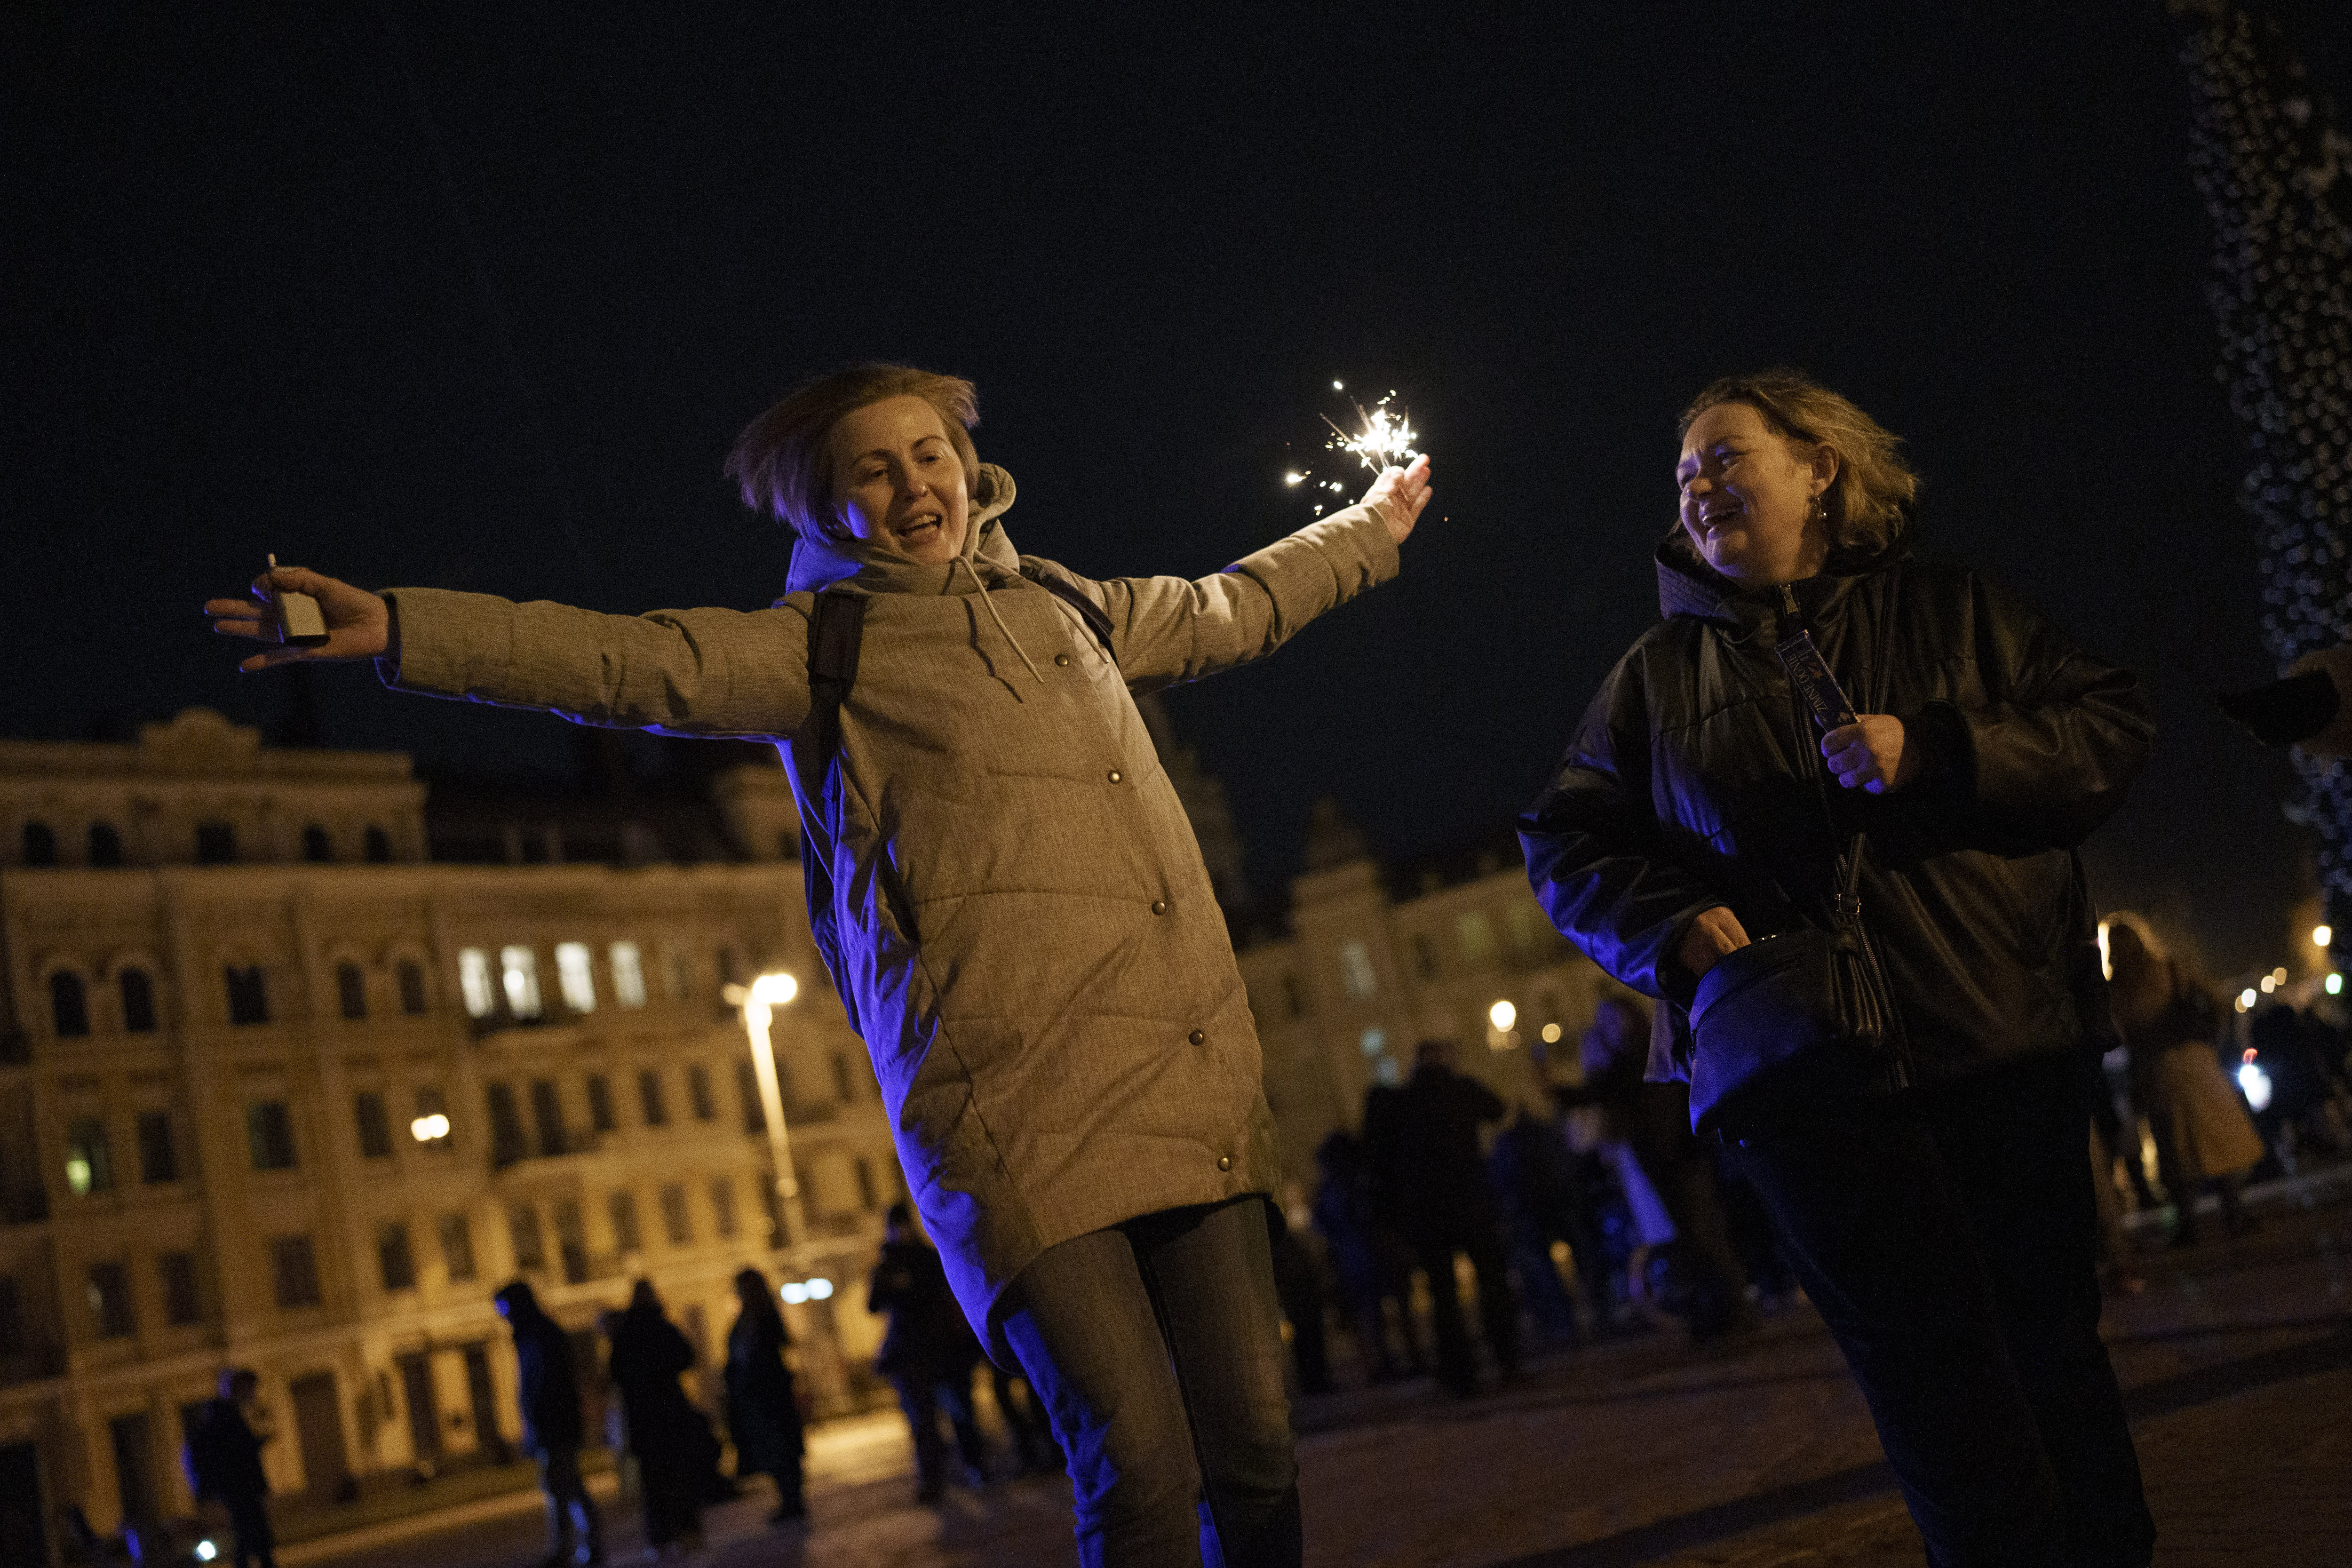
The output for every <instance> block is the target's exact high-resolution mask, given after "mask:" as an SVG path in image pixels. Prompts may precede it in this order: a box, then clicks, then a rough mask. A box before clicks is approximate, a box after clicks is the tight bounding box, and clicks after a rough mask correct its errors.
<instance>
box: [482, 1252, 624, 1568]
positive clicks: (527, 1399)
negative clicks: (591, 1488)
mask: <svg viewBox="0 0 2352 1568" xmlns="http://www.w3.org/2000/svg"><path fill="white" fill-rule="evenodd" d="M491 1300H493V1301H494V1302H496V1303H497V1305H498V1309H499V1316H500V1317H502V1318H504V1319H505V1320H506V1321H507V1328H508V1329H509V1331H512V1333H513V1334H514V1348H515V1381H516V1384H517V1386H516V1390H515V1402H516V1404H517V1405H520V1407H521V1410H522V1447H523V1452H524V1453H526V1454H529V1455H530V1456H531V1457H532V1458H535V1459H537V1460H538V1461H539V1484H540V1487H541V1489H542V1490H544V1491H545V1492H546V1493H547V1537H548V1542H547V1555H546V1557H545V1558H543V1559H542V1560H541V1561H542V1563H543V1564H544V1568H572V1564H573V1563H575V1562H576V1563H602V1562H603V1561H604V1521H602V1520H601V1519H599V1518H598V1517H597V1515H596V1505H595V1504H594V1503H593V1502H591V1501H590V1500H588V1488H587V1485H586V1483H584V1482H583V1480H582V1479H580V1445H581V1444H582V1443H583V1442H585V1441H586V1440H587V1435H588V1426H587V1423H586V1421H585V1420H584V1419H583V1417H582V1415H581V1414H580V1380H579V1378H578V1377H577V1376H575V1375H574V1374H573V1373H572V1342H571V1340H570V1339H569V1338H567V1337H566V1336H565V1334H564V1332H563V1329H562V1325H560V1324H559V1323H557V1322H556V1321H555V1320H554V1319H552V1318H551V1317H549V1316H548V1315H547V1313H546V1312H545V1311H543V1310H541V1308H540V1305H539V1297H538V1296H537V1295H536V1294H535V1293H534V1292H533V1291H532V1290H531V1288H530V1285H528V1284H526V1283H525V1282H524V1281H522V1280H520V1279H516V1280H512V1281H510V1282H509V1283H508V1284H506V1285H502V1286H500V1287H499V1293H498V1294H497V1295H496V1296H494V1297H492V1298H491ZM575 1551H576V1552H577V1555H576V1557H575V1555H574V1553H575Z"/></svg>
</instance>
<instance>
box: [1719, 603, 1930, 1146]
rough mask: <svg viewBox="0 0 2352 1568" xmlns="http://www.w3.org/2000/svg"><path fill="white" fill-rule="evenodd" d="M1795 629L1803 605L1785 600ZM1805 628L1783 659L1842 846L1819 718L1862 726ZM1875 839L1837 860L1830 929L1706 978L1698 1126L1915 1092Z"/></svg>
mask: <svg viewBox="0 0 2352 1568" xmlns="http://www.w3.org/2000/svg"><path fill="white" fill-rule="evenodd" d="M1781 595H1782V603H1783V605H1784V606H1785V607H1786V610H1787V612H1788V613H1789V615H1790V620H1791V622H1792V623H1794V622H1795V611H1796V602H1795V595H1793V594H1792V593H1790V591H1789V590H1788V589H1786V588H1783V589H1782V590H1781ZM1892 621H1893V617H1892V616H1886V617H1885V624H1884V625H1882V627H1881V634H1882V635H1881V643H1882V651H1881V654H1880V658H1879V667H1878V669H1877V670H1876V671H1875V672H1874V673H1875V675H1876V678H1877V685H1878V687H1879V691H1878V697H1879V699H1880V700H1881V701H1882V702H1883V701H1884V700H1885V697H1886V684H1887V668H1886V654H1885V648H1884V646H1883V645H1884V644H1885V640H1886V638H1885V631H1886V629H1887V627H1888V626H1891V625H1892ZM1795 624H1798V626H1799V629H1798V630H1797V631H1796V632H1795V633H1794V634H1793V635H1791V636H1790V637H1788V638H1787V639H1786V640H1784V641H1783V642H1782V643H1781V644H1780V648H1779V652H1780V659H1781V663H1782V664H1783V666H1784V667H1786V668H1787V669H1788V671H1789V679H1790V686H1791V687H1792V688H1793V689H1794V690H1795V694H1796V696H1797V697H1798V698H1799V699H1800V700H1801V701H1802V702H1803V704H1804V706H1805V709H1806V710H1807V711H1806V712H1805V713H1804V714H1802V715H1801V716H1800V718H1799V720H1798V732H1797V740H1798V744H1799V748H1800V750H1801V751H1802V752H1805V753H1806V754H1807V755H1808V756H1809V757H1810V758H1811V768H1810V770H1809V771H1810V772H1811V773H1812V775H1813V786H1814V790H1815V792H1816V793H1817V795H1819V797H1820V800H1821V805H1822V820H1823V821H1824V822H1825V823H1827V824H1828V826H1829V830H1830V841H1831V842H1832V844H1834V843H1835V842H1837V820H1836V817H1835V816H1833V815H1832V812H1831V809H1830V795H1829V782H1828V779H1827V777H1826V776H1825V775H1826V770H1825V769H1824V768H1823V766H1822V761H1821V757H1820V748H1819V746H1818V745H1815V744H1811V743H1810V742H1812V739H1813V737H1812V736H1811V733H1809V731H1810V729H1811V726H1810V725H1809V724H1808V723H1807V720H1808V719H1817V720H1818V721H1820V723H1821V725H1822V730H1823V731H1828V730H1830V729H1833V728H1835V727H1836V726H1838V725H1840V724H1851V723H1852V722H1853V720H1854V713H1853V709H1852V707H1851V706H1850V705H1849V704H1848V703H1847V702H1846V700H1845V697H1844V694H1843V692H1842V691H1840V690H1839V689H1838V685H1837V680H1836V679H1835V677H1833V676H1832V674H1831V673H1830V669H1829V666H1828V664H1827V663H1826V662H1825V661H1824V660H1823V659H1822V656H1821V653H1820V650H1819V649H1818V648H1816V647H1814V646H1813V640H1812V636H1811V632H1810V631H1808V630H1805V629H1803V627H1802V626H1801V623H1795ZM1867 848H1868V845H1867V842H1866V836H1865V835H1864V834H1863V833H1862V832H1860V831H1856V832H1855V833H1854V835H1853V837H1852V838H1851V839H1850V840H1848V841H1847V844H1846V846H1845V848H1844V849H1843V852H1841V853H1840V854H1839V855H1838V857H1837V864H1836V872H1835V877H1834V879H1833V882H1832V893H1831V895H1830V898H1829V900H1828V910H1827V918H1826V919H1825V920H1824V921H1823V922H1822V924H1820V925H1807V926H1801V927H1799V928H1798V929H1797V930H1795V931H1788V932H1784V933H1782V934H1780V935H1777V936H1768V937H1764V938H1762V939H1760V940H1759V941H1756V942H1750V943H1748V945H1747V946H1746V947H1743V948H1740V949H1739V950H1738V951H1737V952H1728V953H1726V954H1725V955H1724V956H1723V957H1721V958H1719V959H1717V961H1716V962H1715V964H1714V966H1713V967H1712V968H1710V969H1709V970H1708V971H1707V972H1706V974H1704V975H1703V976H1701V977H1700V979H1699V983H1698V994H1697V995H1696V997H1695V998H1694V999H1693V1000H1692V1003H1691V1009H1690V1021H1691V1036H1692V1040H1693V1044H1694V1046H1695V1047H1696V1050H1695V1056H1694V1059H1693V1062H1692V1066H1691V1097H1690V1103H1691V1125H1692V1126H1693V1127H1694V1128H1696V1130H1698V1131H1701V1132H1710V1131H1721V1132H1723V1133H1725V1135H1727V1136H1738V1135H1739V1134H1741V1133H1742V1132H1745V1131H1752V1130H1759V1129H1762V1128H1767V1127H1769V1126H1771V1125H1772V1124H1774V1123H1775V1122H1784V1121H1787V1120H1789V1119H1790V1117H1791V1116H1794V1115H1801V1114H1802V1113H1805V1112H1808V1111H1819V1110H1823V1109H1827V1108H1830V1107H1832V1106H1834V1105H1835V1104H1837V1103H1838V1102H1840V1101H1851V1100H1863V1099H1868V1098H1873V1097H1879V1096H1885V1095H1890V1094H1893V1093H1895V1092H1896V1091H1897V1090H1899V1089H1903V1088H1905V1087H1906V1085H1908V1083H1909V1082H1910V1066H1909V1052H1908V1050H1907V1049H1906V1045H1905V1042H1904V1039H1903V1026H1902V1022H1901V1020H1900V1019H1899V1018H1898V1017H1897V1016H1896V1014H1895V1005H1894V992H1893V989H1892V988H1891V987H1890V986H1889V984H1887V979H1886V971H1885V967H1884V966H1883V965H1882V964H1881V963H1880V962H1879V958H1878V951H1877V949H1876V948H1875V947H1874V945H1872V942H1871V940H1870V932H1869V931H1868V929H1867V928H1866V927H1865V926H1864V924H1863V920H1862V867H1863V860H1864V855H1865V852H1866V851H1867Z"/></svg>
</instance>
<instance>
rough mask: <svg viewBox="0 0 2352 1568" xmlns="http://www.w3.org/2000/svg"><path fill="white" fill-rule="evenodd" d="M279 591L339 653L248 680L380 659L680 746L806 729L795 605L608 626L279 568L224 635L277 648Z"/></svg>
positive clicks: (434, 692)
mask: <svg viewBox="0 0 2352 1568" xmlns="http://www.w3.org/2000/svg"><path fill="white" fill-rule="evenodd" d="M273 586H274V587H276V588H278V589H279V590H280V591H284V590H287V589H291V590H293V591H295V592H298V593H305V594H310V595H312V596H314V597H315V598H317V599H318V601H319V607H320V614H321V616H323V617H324V618H325V620H326V623H327V633H328V638H327V642H326V643H325V645H324V646H322V647H313V648H300V647H272V648H269V649H268V650H267V651H265V652H263V653H259V654H256V655H254V656H253V657H252V658H247V659H246V660H245V661H244V663H243V664H241V665H240V666H239V667H238V668H243V669H248V670H252V669H266V668H270V667H271V666H274V665H278V664H286V663H291V662H294V661H296V660H317V659H357V658H374V659H376V660H377V666H376V668H377V672H378V673H379V674H380V675H381V676H382V677H383V681H384V684H385V685H387V686H390V687H393V688H394V689H399V690H404V691H417V692H422V693H424V694H425V695H426V696H431V697H447V698H454V699H457V700H464V701H469V702H488V703H494V704H497V705H498V706H500V707H506V708H533V709H539V710H543V711H547V712H551V713H556V714H560V715H561V716H562V717H563V718H566V719H570V720H572V721H574V722H575V723H583V724H602V725H608V726H611V727H614V728H616V729H638V730H658V731H664V732H666V733H670V734H680V735H714V736H723V735H737V736H744V737H749V738H753V739H776V738H781V737H784V736H789V735H791V734H793V733H794V732H795V731H798V730H799V728H800V726H801V725H802V724H803V722H804V721H806V719H807V717H808V617H807V615H806V613H805V609H804V607H803V606H800V605H797V604H792V605H782V606H779V607H778V608H775V609H770V610H755V611H751V612H749V613H746V612H743V611H740V610H718V609H703V610H656V611H655V612H654V613H652V614H651V615H645V616H607V615H600V614H597V613H596V612H594V611H593V610H582V609H575V608H573V607H572V606H571V605H555V604H548V603H544V602H539V603H531V604H523V605H518V604H513V603H510V602H509V601H508V600H505V599H500V598H496V597H493V596H492V595H488V594H457V593H451V592H448V591H447V590H446V589H439V588H394V589H388V590H386V591H385V592H384V593H383V594H381V595H378V594H371V593H369V592H367V591H366V590H365V589H362V588H355V587H352V585H351V584H347V583H341V582H338V581H337V580H336V579H334V578H332V577H328V576H324V575H322V574H319V573H316V572H306V571H303V570H301V569H300V568H297V567H280V568H278V569H277V570H276V571H274V572H271V573H269V574H266V575H265V576H264V577H262V578H260V579H258V580H257V581H256V583H255V584H254V595H255V597H254V599H253V600H252V601H250V602H248V601H246V600H240V599H215V600H213V601H211V602H210V603H208V604H207V605H205V614H206V615H208V616H212V618H213V629H214V630H215V631H217V632H220V633H222V634H224V635H226V636H230V637H252V638H256V639H258V640H263V641H268V640H270V639H273V638H274V637H276V635H277V633H276V631H275V629H274V626H272V624H271V621H270V617H269V611H268V606H267V605H266V603H264V601H265V600H266V597H267V595H268V590H269V588H271V587H273Z"/></svg>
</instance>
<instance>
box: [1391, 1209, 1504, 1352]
mask: <svg viewBox="0 0 2352 1568" xmlns="http://www.w3.org/2000/svg"><path fill="white" fill-rule="evenodd" d="M1410 1239H1411V1241H1412V1250H1413V1256H1414V1257H1415V1258H1418V1259H1420V1262H1421V1267H1422V1271H1423V1273H1425V1274H1427V1275H1428V1276H1429V1315H1430V1318H1431V1320H1432V1327H1433V1328H1434V1329H1435V1330H1436V1331H1437V1375H1438V1377H1439V1378H1440V1379H1441V1380H1442V1381H1443V1382H1444V1384H1445V1386H1446V1387H1448V1388H1450V1389H1452V1390H1454V1392H1455V1393H1456V1394H1467V1393H1469V1392H1470V1391H1471V1390H1472V1389H1473V1388H1475V1386H1476V1385H1477V1381H1478V1374H1477V1372H1476V1370H1475V1365H1474V1364H1473V1363H1472V1361H1471V1357H1470V1331H1469V1328H1468V1326H1467V1325H1466V1324H1465V1322H1464V1321H1463V1318H1462V1293H1461V1291H1460V1290H1459V1289H1456V1288H1455V1285H1454V1254H1455V1253H1457V1252H1459V1253H1462V1254H1463V1255H1465V1257H1467V1258H1469V1259H1470V1268H1471V1271H1472V1272H1473V1273H1474V1274H1475V1275H1476V1276H1477V1279H1478V1320H1479V1322H1480V1324H1481V1325H1482V1326H1483V1327H1484V1329H1485V1330H1486V1350H1487V1352H1488V1353H1489V1354H1491V1355H1493V1356H1494V1358H1495V1365H1496V1367H1497V1368H1498V1369H1500V1370H1501V1371H1503V1372H1505V1373H1514V1372H1517V1370H1518V1369H1519V1302H1518V1298H1517V1297H1516V1296H1514V1295H1512V1294H1511V1278H1510V1259H1509V1257H1508V1255H1507V1253H1506V1252H1505V1250H1504V1247H1503V1233H1502V1229H1501V1227H1500V1226H1498V1225H1497V1224H1496V1220H1495V1218H1494V1216H1493V1215H1482V1214H1478V1213H1476V1212H1475V1211H1474V1212H1472V1213H1468V1214H1457V1215H1423V1216H1419V1217H1416V1219H1415V1220H1414V1222H1413V1224H1412V1229H1411V1232H1410Z"/></svg>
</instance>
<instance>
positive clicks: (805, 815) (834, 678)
mask: <svg viewBox="0 0 2352 1568" xmlns="http://www.w3.org/2000/svg"><path fill="white" fill-rule="evenodd" d="M865 629H866V595H863V594H844V593H824V594H819V595H817V596H816V607H815V611H814V614H812V615H811V616H809V643H808V681H809V716H808V722H807V724H806V725H804V726H803V730H802V738H801V739H799V740H796V741H793V742H788V743H787V745H788V750H789V752H790V754H791V757H792V763H793V785H794V786H795V792H796V793H797V794H798V795H799V796H800V808H801V881H802V884H803V888H804V889H805V890H806V892H807V895H808V912H809V935H810V936H811V937H813V938H814V940H815V942H816V952H817V956H818V957H819V958H821V959H823V960H824V969H825V973H826V974H827V975H828V976H829V977H831V979H832V980H833V983H834V986H833V988H834V989H835V991H837V992H839V993H840V994H841V1005H842V1006H843V1007H844V1008H845V1009H847V1010H848V1013H849V1024H850V1027H852V1028H853V1029H854V1028H856V1026H857V1012H856V1007H855V1006H853V1005H852V1004H851V1001H850V996H849V992H848V990H847V989H846V988H845V986H843V984H841V933H840V932H839V931H837V930H836V929H835V925H834V913H833V855H832V846H831V845H829V844H828V845H825V846H823V847H820V846H819V845H818V843H817V841H816V836H815V835H814V833H813V832H812V831H810V828H809V819H810V817H811V815H812V814H813V813H814V812H815V811H816V810H818V808H819V807H821V806H822V805H823V804H824V797H825V786H826V782H827V781H828V780H829V779H830V778H831V776H832V774H833V764H834V762H835V759H836V758H838V757H839V756H840V755H841V705H842V704H843V703H844V702H845V701H847V700H849V691H850V688H852V687H853V686H855V685H856V684H857V650H858V646H859V644H860V642H861V641H862V640H863V638H864V636H865Z"/></svg>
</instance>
